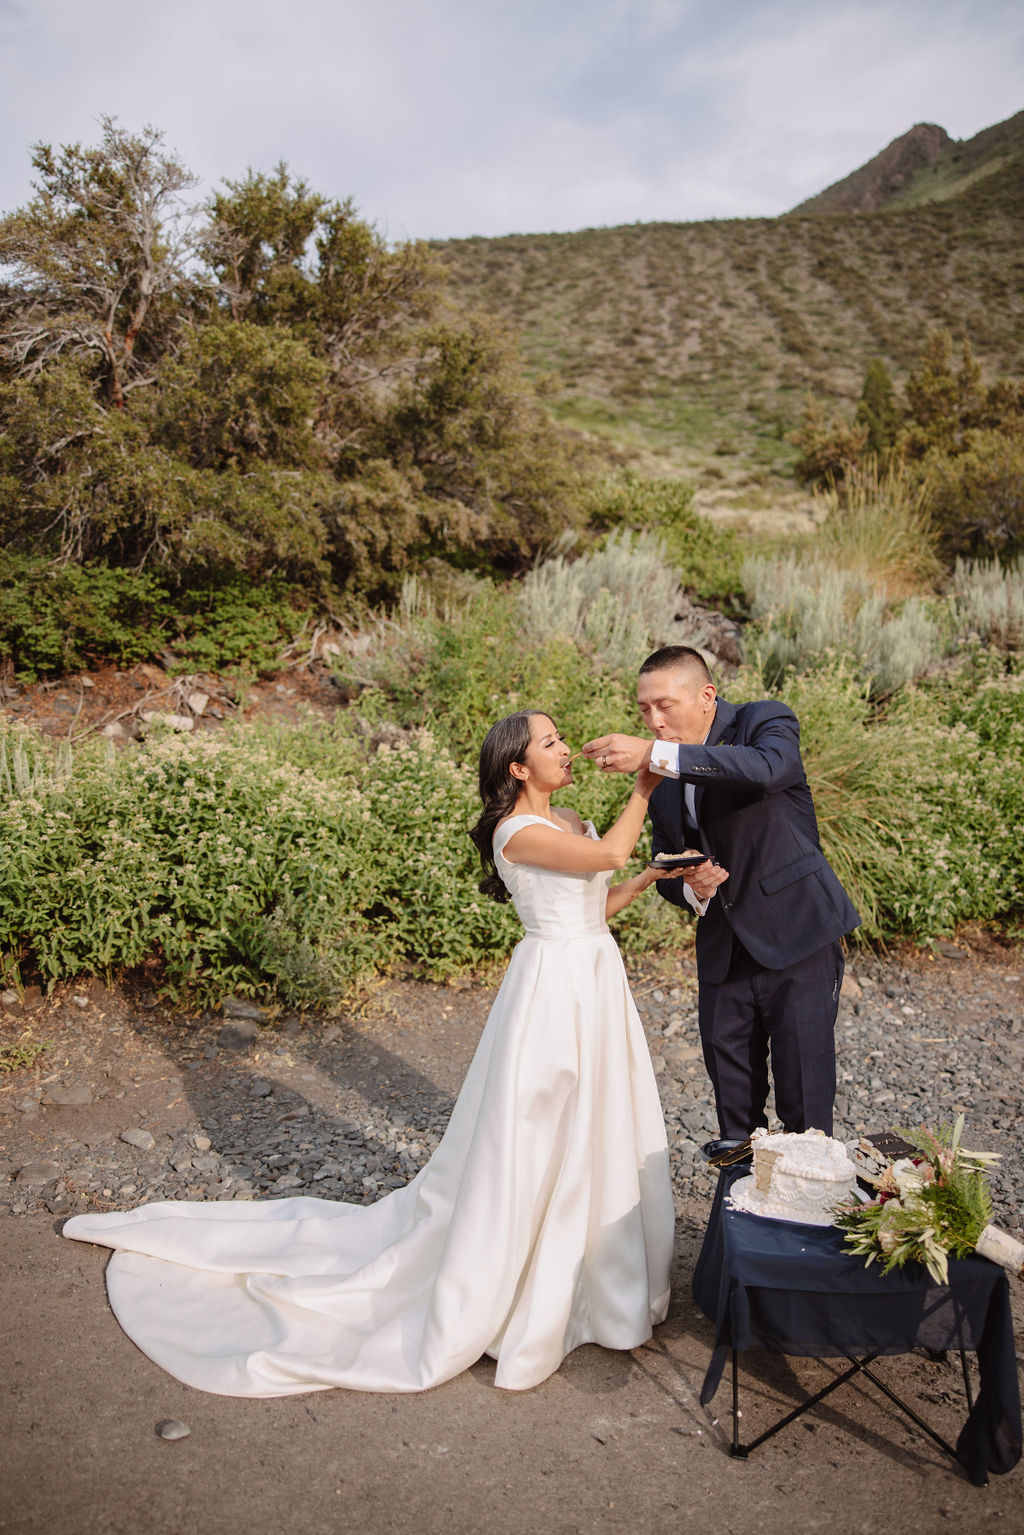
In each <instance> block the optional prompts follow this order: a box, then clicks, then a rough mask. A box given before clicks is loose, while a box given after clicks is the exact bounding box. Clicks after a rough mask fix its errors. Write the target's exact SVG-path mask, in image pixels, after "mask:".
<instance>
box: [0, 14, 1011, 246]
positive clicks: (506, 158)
mask: <svg viewBox="0 0 1024 1535" xmlns="http://www.w3.org/2000/svg"><path fill="white" fill-rule="evenodd" d="M0 52H2V56H3V67H4V76H5V78H6V80H7V81H8V82H10V84H9V89H8V91H7V93H6V96H5V99H4V101H3V103H0V131H2V132H3V134H4V139H5V142H6V144H7V146H8V155H7V157H6V165H5V167H4V171H3V173H2V174H0V206H4V207H12V206H16V205H17V204H19V203H21V202H23V201H24V200H25V198H26V197H27V195H28V156H27V146H28V145H29V144H30V143H31V142H33V141H35V140H38V139H44V140H47V141H52V142H67V141H69V140H71V141H74V140H84V141H86V142H88V141H92V140H94V139H95V138H96V136H97V129H96V119H97V117H98V116H99V115H100V114H101V113H104V112H106V113H113V114H116V115H117V116H118V117H119V119H120V121H121V122H122V123H123V124H124V125H125V126H127V127H130V128H136V127H140V126H141V125H142V124H143V123H146V122H153V123H155V124H156V125H157V126H159V127H161V128H163V129H164V130H165V132H166V136H167V142H168V144H169V145H170V146H171V147H173V148H175V149H177V150H178V151H179V152H180V153H181V155H182V157H183V158H184V159H185V161H186V163H188V164H189V165H191V166H192V167H193V168H194V169H195V170H196V171H197V172H198V173H199V174H200V175H201V176H202V177H203V179H204V182H205V185H206V189H207V190H209V189H211V188H212V187H213V185H215V184H216V183H217V181H218V180H219V179H220V178H221V177H224V176H228V177H237V176H239V175H241V174H243V173H244V171H245V169H246V167H247V166H249V165H252V166H255V167H257V168H260V169H269V168H270V167H272V166H273V165H274V164H276V163H277V161H279V160H280V159H286V160H287V161H288V162H289V163H290V164H291V166H292V168H293V169H294V170H295V171H296V172H297V173H299V174H302V175H304V176H306V177H307V179H308V180H309V181H310V182H311V183H312V184H313V185H314V186H316V187H317V188H318V189H319V190H322V191H324V192H326V193H327V194H329V195H332V196H346V195H351V196H352V197H353V198H354V200H355V201H356V203H357V205H358V206H359V207H360V208H361V209H362V210H363V211H364V212H365V213H366V214H368V215H369V216H372V217H374V218H375V219H377V220H378V221H379V222H380V223H381V225H382V227H385V228H386V229H387V230H388V232H389V233H390V234H392V235H393V236H396V237H397V236H401V235H416V236H447V235H459V234H469V233H473V232H476V233H482V234H498V233H503V232H506V231H512V230H542V229H573V228H579V227H582V226H584V225H587V224H614V223H624V222H631V221H633V220H638V219H639V220H649V219H691V218H710V217H733V216H744V215H755V214H757V215H761V214H775V213H780V212H783V211H784V210H785V209H787V208H789V207H791V206H793V204H794V203H796V202H798V201H800V200H801V199H802V198H804V197H806V196H809V195H811V194H812V193H814V192H816V191H819V190H820V189H821V188H822V187H823V186H825V185H827V184H828V183H829V182H831V181H834V180H836V179H837V178H838V177H840V176H843V175H845V174H847V173H848V172H849V171H851V170H853V169H854V168H855V167H856V166H857V165H859V164H861V163H863V161H864V160H866V159H868V158H870V157H871V156H872V155H873V154H875V153H877V152H878V150H880V149H881V148H882V147H883V146H884V145H885V144H886V143H887V142H888V141H889V140H890V139H892V138H894V137H895V136H896V135H897V134H899V133H902V132H905V131H906V129H907V128H909V127H910V126H911V124H912V123H913V122H915V121H919V120H922V119H925V120H932V121H937V122H940V123H942V124H943V126H945V127H946V128H947V129H948V130H949V131H950V132H951V133H952V134H953V135H954V136H955V137H967V136H969V135H970V134H972V133H974V132H976V131H978V129H980V128H982V127H984V126H986V125H987V124H989V123H991V122H995V121H998V120H999V119H1000V118H1001V117H1005V116H1009V115H1010V114H1011V113H1012V112H1014V111H1016V110H1018V109H1019V108H1020V106H1021V105H1024V103H1022V102H1021V100H1020V94H1021V87H1020V81H1021V79H1022V78H1024V70H1022V67H1021V66H1022V62H1024V14H1022V12H1021V8H1020V7H1019V6H1018V5H1017V4H1016V3H1015V0H1014V3H1011V0H986V4H985V5H984V6H983V7H977V6H969V5H968V4H966V3H963V0H930V3H927V4H926V3H925V0H902V3H901V4H900V5H898V6H894V5H892V4H891V3H890V0H831V3H830V4H829V5H828V6H822V5H821V4H820V3H817V0H773V4H772V5H770V6H769V5H766V4H764V3H763V0H729V3H727V4H722V3H719V0H560V3H559V4H557V5H552V4H551V0H503V3H498V0H430V3H427V0H378V3H377V4H375V5H372V6H367V5H366V4H365V3H363V0H359V3H358V4H357V3H356V0H306V3H305V4H304V5H303V7H302V8H301V10H288V9H286V8H284V7H282V6H281V5H280V4H279V0H218V3H217V4H215V5H212V6H211V5H210V4H209V3H208V0H178V3H177V4H176V5H175V6H173V7H171V6H167V5H166V4H164V3H163V0H161V3H160V4H157V3H156V0H91V3H90V4H89V5H88V6H86V5H82V4H81V3H80V0H31V3H27V0H26V3H21V0H0Z"/></svg>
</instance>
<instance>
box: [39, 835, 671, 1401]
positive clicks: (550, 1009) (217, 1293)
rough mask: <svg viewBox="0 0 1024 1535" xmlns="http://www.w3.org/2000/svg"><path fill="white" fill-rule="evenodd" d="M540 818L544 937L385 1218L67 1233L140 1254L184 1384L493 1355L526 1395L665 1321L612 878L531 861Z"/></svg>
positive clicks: (168, 1218)
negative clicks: (596, 1350)
mask: <svg viewBox="0 0 1024 1535" xmlns="http://www.w3.org/2000/svg"><path fill="white" fill-rule="evenodd" d="M538 819H540V818H539V817H536V816H515V817H513V818H512V819H511V820H509V821H506V822H505V824H504V825H503V826H502V827H500V828H499V830H498V832H497V833H496V835H495V839H494V843H495V855H496V860H495V861H496V863H497V866H498V869H499V872H500V873H501V876H502V878H503V879H504V881H505V882H506V884H507V885H508V887H509V890H510V891H511V893H512V896H513V899H514V901H515V905H516V910H517V912H518V913H519V916H520V918H521V919H522V922H523V926H524V927H525V929H526V933H525V936H524V937H523V939H522V941H521V942H520V943H519V945H518V946H517V948H516V950H515V952H514V954H513V956H512V959H511V961H510V964H509V968H508V971H507V973H506V975H505V979H504V981H503V983H502V986H501V989H500V991H499V992H498V995H497V997H496V999H495V1002H494V1006H493V1008H492V1010H491V1014H490V1017H489V1019H488V1021H487V1025H486V1027H485V1029H484V1031H483V1034H482V1035H481V1038H480V1043H479V1046H478V1047H477V1051H476V1054H475V1056H474V1057H473V1061H472V1064H471V1065H470V1068H469V1072H468V1074H467V1076H466V1080H465V1083H464V1084H463V1087H462V1091H461V1092H460V1094H459V1097H458V1100H457V1102H456V1104H455V1107H454V1109H453V1110H452V1116H451V1120H450V1121H449V1124H448V1128H447V1130H446V1132H445V1135H444V1138H443V1139H442V1141H441V1143H440V1145H439V1146H438V1148H437V1150H436V1152H435V1154H434V1156H433V1157H432V1158H431V1160H430V1162H429V1163H428V1164H427V1166H426V1167H424V1168H423V1169H422V1170H421V1171H420V1172H419V1173H418V1174H417V1176H416V1177H415V1178H414V1179H413V1180H412V1182H411V1183H410V1184H408V1185H407V1186H406V1187H405V1188H403V1189H396V1190H395V1191H394V1193H391V1194H388V1195H387V1196H386V1197H385V1198H383V1199H381V1200H380V1201H379V1203H377V1204H375V1205H369V1206H363V1205H348V1204H342V1203H333V1202H331V1201H329V1200H322V1199H312V1198H293V1199H277V1200H266V1201H262V1202H259V1203H256V1202H253V1203H248V1202H234V1203H221V1202H211V1203H208V1204H203V1203H184V1202H182V1203H169V1202H165V1203H160V1204H149V1205H143V1206H141V1207H140V1208H139V1209H137V1210H132V1211H130V1212H127V1213H125V1214H117V1213H114V1214H105V1215H77V1216H75V1217H74V1218H73V1219H72V1220H70V1221H68V1223H67V1224H66V1225H65V1227H64V1235H65V1236H68V1237H72V1238H74V1239H76V1240H78V1241H83V1242H99V1243H103V1244H105V1245H106V1246H109V1247H113V1248H115V1249H116V1252H115V1253H114V1255H113V1257H112V1258H111V1260H110V1263H109V1266H108V1268H107V1287H108V1291H109V1295H110V1304H111V1306H112V1308H113V1311H114V1314H115V1316H116V1317H117V1319H118V1321H119V1322H120V1324H121V1326H122V1327H123V1328H124V1330H125V1332H126V1333H127V1334H128V1336H129V1337H130V1338H132V1339H134V1341H135V1342H136V1343H137V1344H138V1346H139V1347H140V1348H141V1349H142V1350H143V1352H144V1353H146V1354H148V1355H149V1357H150V1358H151V1359H153V1360H155V1361H156V1363H157V1364H159V1365H161V1366H162V1367H163V1368H164V1369H165V1370H167V1371H168V1372H169V1373H170V1374H171V1375H174V1376H176V1377H177V1378H178V1379H179V1380H182V1381H184V1382H186V1383H187V1384H188V1385H191V1386H197V1387H199V1388H200V1389H201V1390H204V1391H212V1392H218V1393H221V1394H224V1395H228V1396H254V1397H269V1396H284V1395H287V1394H289V1393H292V1392H301V1391H324V1390H327V1389H328V1388H330V1387H332V1386H346V1387H349V1388H350V1389H355V1390H359V1391H385V1392H386V1391H423V1390H426V1389H427V1388H428V1387H430V1386H436V1385H438V1384H439V1383H440V1382H441V1381H445V1380H449V1379H450V1378H451V1377H452V1376H454V1375H457V1374H459V1372H460V1371H462V1370H464V1369H466V1368H467V1366H469V1365H471V1364H473V1363H474V1362H475V1361H476V1360H477V1359H479V1358H480V1357H481V1356H482V1355H483V1354H490V1355H491V1356H492V1357H493V1358H494V1359H496V1360H497V1371H496V1375H495V1384H496V1385H498V1386H504V1387H507V1388H510V1389H513V1390H522V1389H525V1388H526V1387H529V1386H535V1385H537V1384H538V1382H540V1381H542V1380H544V1379H545V1378H546V1377H547V1376H548V1375H550V1374H551V1373H552V1371H554V1370H556V1369H557V1368H558V1366H559V1364H560V1363H561V1361H562V1359H563V1358H564V1357H565V1355H566V1354H568V1353H569V1352H570V1350H572V1349H574V1348H578V1347H579V1345H580V1344H581V1343H599V1344H602V1345H604V1347H606V1348H615V1349H630V1348H635V1347H637V1346H638V1345H639V1344H641V1343H643V1342H644V1341H645V1339H647V1338H648V1337H649V1336H650V1333H651V1328H652V1325H653V1324H654V1323H656V1322H660V1321H662V1320H663V1318H664V1316H665V1312H666V1310H667V1306H668V1275H669V1262H670V1259H671V1255H672V1239H673V1203H672V1193H671V1186H670V1181H669V1170H668V1152H667V1147H666V1142H665V1128H664V1122H663V1119H662V1114H661V1105H660V1102H659V1099H658V1091H657V1086H656V1084H655V1080H654V1072H653V1070H652V1067H651V1061H650V1056H649V1054H648V1051H647V1043H646V1040H645V1039H644V1034H643V1029H642V1027H641V1024H640V1019H639V1017H638V1015H637V1011H636V1007H635V1005H634V1003H633V999H632V997H631V995H630V992H629V988H628V985H627V982H626V976H625V972H624V970H623V966H622V960H621V958H620V955H619V951H618V948H617V946H616V944H615V940H614V939H613V938H612V936H611V934H610V933H609V931H608V928H607V925H606V923H605V917H604V906H605V895H606V892H607V889H608V885H609V882H610V875H609V874H556V873H552V872H550V871H549V870H545V869H539V868H532V867H529V866H527V865H524V864H510V863H508V862H507V860H506V859H505V858H504V857H503V856H502V853H501V848H502V847H503V846H504V844H505V843H506V842H507V840H508V838H509V837H510V836H511V835H512V834H513V833H514V832H516V831H518V830H519V829H520V827H522V826H524V825H526V824H529V823H530V822H533V821H536V820H538ZM546 824H550V823H546ZM566 835H567V836H569V835H572V834H571V833H569V832H567V833H566ZM588 835H590V836H595V835H596V833H595V832H594V830H593V828H592V827H588Z"/></svg>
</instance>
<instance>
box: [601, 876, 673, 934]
mask: <svg viewBox="0 0 1024 1535" xmlns="http://www.w3.org/2000/svg"><path fill="white" fill-rule="evenodd" d="M684 872H686V873H689V872H691V871H690V870H686V871H684V870H682V869H675V870H674V871H673V872H672V873H671V874H666V873H665V872H664V871H663V870H661V869H644V870H642V871H641V873H639V874H634V875H633V878H632V879H624V880H623V881H622V884H621V885H613V886H612V887H611V889H610V890H609V892H608V899H607V901H606V902H605V907H604V916H605V921H606V922H607V920H608V918H609V917H614V915H615V913H616V912H617V911H621V910H622V908H623V907H624V906H628V905H629V903H630V901H635V900H636V898H637V896H638V895H643V893H644V891H645V890H649V889H650V887H651V886H652V885H653V884H656V883H663V882H664V881H665V880H670V879H679V878H681V876H682V875H683V873H684Z"/></svg>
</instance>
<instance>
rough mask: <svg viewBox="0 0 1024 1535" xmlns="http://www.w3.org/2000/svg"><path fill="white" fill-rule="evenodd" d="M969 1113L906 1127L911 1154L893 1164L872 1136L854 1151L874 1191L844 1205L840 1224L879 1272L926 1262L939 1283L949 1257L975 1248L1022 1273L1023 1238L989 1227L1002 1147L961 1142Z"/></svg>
mask: <svg viewBox="0 0 1024 1535" xmlns="http://www.w3.org/2000/svg"><path fill="white" fill-rule="evenodd" d="M963 1127H964V1116H963V1115H962V1114H961V1115H960V1117H959V1118H958V1119H957V1121H956V1124H955V1125H954V1126H953V1127H952V1129H950V1128H949V1127H948V1126H947V1127H945V1128H943V1129H939V1130H928V1129H926V1128H925V1127H924V1126H923V1125H922V1126H921V1128H920V1129H918V1130H911V1131H903V1132H901V1133H902V1134H903V1135H904V1136H905V1139H906V1141H907V1142H908V1143H909V1145H910V1147H911V1149H912V1151H913V1153H914V1154H913V1155H910V1156H904V1157H900V1158H898V1159H897V1160H896V1161H894V1162H890V1161H889V1160H888V1158H886V1157H885V1156H883V1155H881V1153H879V1152H878V1151H876V1149H875V1148H874V1147H873V1146H871V1145H870V1144H869V1143H868V1142H861V1144H860V1146H859V1147H858V1148H857V1151H856V1152H855V1153H854V1161H855V1162H856V1163H857V1166H858V1172H859V1175H860V1177H861V1178H862V1179H864V1180H865V1181H866V1182H867V1183H870V1184H872V1185H873V1186H874V1187H875V1188H876V1189H877V1190H878V1193H877V1194H876V1196H875V1198H874V1199H872V1200H870V1201H869V1202H867V1203H861V1204H853V1203H849V1204H846V1203H844V1204H842V1205H840V1206H839V1207H838V1208H837V1210H836V1212H835V1223H836V1225H837V1226H840V1227H842V1229H843V1230H844V1231H845V1232H846V1234H847V1236H846V1246H847V1248H848V1249H849V1250H850V1251H851V1252H855V1253H861V1254H862V1255H864V1256H865V1257H866V1258H867V1261H868V1263H869V1264H871V1263H874V1261H875V1260H876V1258H877V1259H879V1260H880V1261H881V1263H882V1272H883V1273H885V1274H888V1273H889V1271H890V1269H894V1268H902V1267H903V1265H904V1264H905V1263H923V1264H924V1265H925V1267H926V1268H927V1270H928V1272H929V1274H931V1276H932V1278H933V1279H934V1280H935V1281H936V1283H937V1284H946V1283H947V1282H948V1277H949V1270H948V1259H949V1254H950V1253H952V1254H953V1256H954V1257H955V1258H963V1257H966V1256H967V1255H968V1254H969V1253H972V1252H978V1253H980V1254H981V1255H982V1257H986V1258H991V1259H992V1261H993V1262H995V1263H1000V1264H1002V1266H1003V1267H1004V1268H1006V1269H1009V1270H1010V1272H1011V1273H1014V1274H1016V1275H1017V1276H1018V1277H1019V1278H1020V1277H1024V1244H1022V1243H1020V1242H1017V1241H1015V1240H1014V1238H1013V1237H1011V1236H1009V1235H1008V1233H1006V1232H1005V1231H1001V1230H1000V1229H999V1227H998V1226H993V1225H992V1199H991V1196H990V1194H989V1189H988V1175H987V1170H988V1168H989V1167H990V1166H991V1165H992V1164H993V1163H994V1162H998V1161H999V1155H998V1153H997V1152H992V1151H968V1150H967V1148H966V1147H964V1146H962V1145H961V1144H960V1136H961V1134H962V1133H963Z"/></svg>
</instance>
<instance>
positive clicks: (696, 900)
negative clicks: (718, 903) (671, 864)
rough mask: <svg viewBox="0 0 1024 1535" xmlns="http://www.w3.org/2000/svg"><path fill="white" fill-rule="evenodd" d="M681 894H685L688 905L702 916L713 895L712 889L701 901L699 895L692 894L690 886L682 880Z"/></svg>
mask: <svg viewBox="0 0 1024 1535" xmlns="http://www.w3.org/2000/svg"><path fill="white" fill-rule="evenodd" d="M683 894H684V895H685V897H686V899H687V900H688V901H689V903H690V905H691V906H692V907H693V909H694V911H695V912H696V913H697V915H698V917H703V915H704V913H705V912H706V911H707V909H708V907H709V906H710V904H711V901H712V898H713V896H714V891H712V892H711V895H709V896H708V898H707V900H706V901H702V900H701V898H700V896H699V895H696V894H694V892H693V890H691V888H690V886H689V885H687V884H686V883H685V882H684V884H683Z"/></svg>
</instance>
